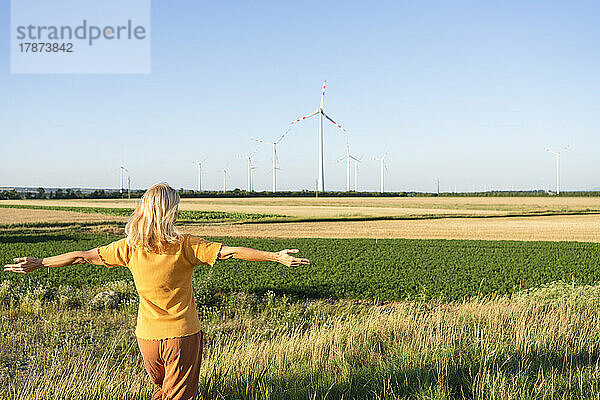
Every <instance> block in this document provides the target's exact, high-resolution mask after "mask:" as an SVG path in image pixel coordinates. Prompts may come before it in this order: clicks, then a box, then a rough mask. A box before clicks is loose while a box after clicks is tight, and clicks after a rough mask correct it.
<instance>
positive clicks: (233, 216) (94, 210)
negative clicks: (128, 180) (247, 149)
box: [0, 204, 280, 223]
mask: <svg viewBox="0 0 600 400" xmlns="http://www.w3.org/2000/svg"><path fill="white" fill-rule="evenodd" d="M0 208H16V209H24V210H55V211H73V212H78V213H84V214H102V215H111V216H115V217H129V216H130V215H131V213H132V212H133V208H110V207H76V206H40V205H32V204H28V205H26V204H23V205H21V204H18V205H17V204H0ZM274 217H280V215H275V214H255V213H242V212H225V211H196V210H179V217H178V219H177V221H178V222H180V223H194V222H222V221H249V220H260V219H264V218H274Z"/></svg>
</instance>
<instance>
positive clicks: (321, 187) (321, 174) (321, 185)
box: [291, 81, 346, 192]
mask: <svg viewBox="0 0 600 400" xmlns="http://www.w3.org/2000/svg"><path fill="white" fill-rule="evenodd" d="M324 102H325V81H323V91H322V92H321V105H320V106H319V109H318V110H317V111H315V112H313V113H311V114H308V115H305V116H304V117H302V118H298V119H297V120H295V121H294V122H292V123H291V125H294V124H296V123H298V122H300V121H303V120H305V119H307V118H310V117H312V116H314V115H317V114H319V170H318V176H317V178H318V179H317V190H318V191H321V192H324V191H325V170H324V167H323V117H325V118H326V119H328V120H329V121H331V123H333V124H334V125H335V126H337V127H338V128H340V129H341V130H342V131H344V132H346V129H344V128H342V126H341V125H340V124H338V123H337V122H335V121H334V120H333V119H331V118H330V117H329V116H328V115H327V114H325V111H324V110H323V104H324Z"/></svg>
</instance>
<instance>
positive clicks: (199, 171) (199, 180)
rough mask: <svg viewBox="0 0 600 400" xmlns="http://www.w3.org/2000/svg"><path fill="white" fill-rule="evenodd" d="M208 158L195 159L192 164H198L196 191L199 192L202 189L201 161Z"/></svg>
mask: <svg viewBox="0 0 600 400" xmlns="http://www.w3.org/2000/svg"><path fill="white" fill-rule="evenodd" d="M207 159H208V157H206V158H205V159H204V160H202V161H197V162H195V163H194V164H197V165H198V191H199V192H201V191H202V163H203V162H204V161H206V160H207Z"/></svg>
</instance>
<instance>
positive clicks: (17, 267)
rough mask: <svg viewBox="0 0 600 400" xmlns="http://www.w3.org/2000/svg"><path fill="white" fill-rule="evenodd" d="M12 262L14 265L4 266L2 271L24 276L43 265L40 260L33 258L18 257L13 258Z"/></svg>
mask: <svg viewBox="0 0 600 400" xmlns="http://www.w3.org/2000/svg"><path fill="white" fill-rule="evenodd" d="M13 261H14V262H15V263H16V264H6V265H5V266H4V271H11V272H18V273H21V274H26V273H28V272H32V271H35V270H36V269H40V268H42V267H43V266H44V264H42V259H41V258H35V257H19V258H14V259H13Z"/></svg>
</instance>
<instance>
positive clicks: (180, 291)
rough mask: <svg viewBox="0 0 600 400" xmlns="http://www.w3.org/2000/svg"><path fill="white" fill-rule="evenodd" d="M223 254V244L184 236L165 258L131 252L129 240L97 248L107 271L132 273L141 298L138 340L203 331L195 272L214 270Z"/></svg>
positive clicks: (142, 252) (168, 250)
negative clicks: (121, 269)
mask: <svg viewBox="0 0 600 400" xmlns="http://www.w3.org/2000/svg"><path fill="white" fill-rule="evenodd" d="M220 250H221V243H214V242H208V241H206V240H204V239H201V238H199V237H197V236H193V235H188V234H184V235H182V240H181V242H180V243H176V244H173V245H171V246H169V247H168V249H167V251H166V252H165V253H163V254H157V253H147V252H145V251H144V250H141V249H132V248H131V247H129V246H128V245H127V239H121V240H117V241H115V242H112V243H110V244H108V245H106V246H100V247H98V255H99V256H100V259H101V260H102V262H103V263H104V265H106V266H107V267H114V266H119V265H122V266H126V267H127V268H129V269H130V270H131V274H132V275H133V280H134V282H135V287H136V289H137V291H138V293H139V295H140V306H139V309H138V318H137V327H136V330H135V334H136V336H138V337H139V338H141V339H166V338H172V337H180V336H188V335H193V334H194V333H197V332H199V331H200V319H199V318H198V313H197V311H196V303H195V301H194V293H193V291H192V272H193V270H194V266H196V265H201V264H204V265H211V266H212V265H213V264H214V263H215V261H216V260H217V256H218V255H219V251H220Z"/></svg>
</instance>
